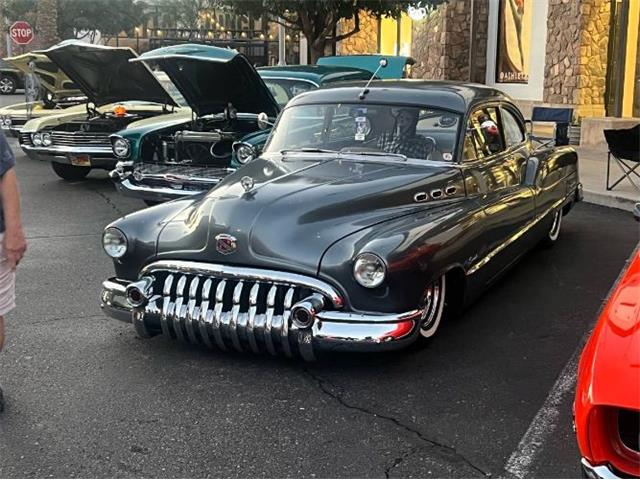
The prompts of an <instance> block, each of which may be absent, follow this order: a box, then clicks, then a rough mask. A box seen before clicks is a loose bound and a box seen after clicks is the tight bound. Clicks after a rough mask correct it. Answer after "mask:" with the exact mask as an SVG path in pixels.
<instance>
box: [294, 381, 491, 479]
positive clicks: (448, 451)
mask: <svg viewBox="0 0 640 480" xmlns="http://www.w3.org/2000/svg"><path fill="white" fill-rule="evenodd" d="M303 371H304V373H306V374H307V375H308V376H309V377H310V378H311V379H313V381H314V382H315V383H316V384H317V385H318V388H319V389H320V391H321V392H322V393H324V394H325V395H327V396H328V397H330V398H332V399H333V400H335V401H336V402H338V403H339V404H340V405H342V406H343V407H345V408H348V409H350V410H355V411H358V412H360V413H364V414H365V415H369V416H373V417H375V418H381V419H383V420H387V421H389V422H391V423H393V424H394V425H396V426H397V427H399V428H401V429H402V430H404V431H406V432H408V433H410V434H412V435H414V436H415V437H417V438H418V439H419V440H420V441H422V442H423V443H425V444H427V445H428V446H429V447H431V448H434V449H437V450H439V451H440V452H442V453H444V454H445V455H447V456H451V457H454V458H456V459H457V460H458V461H459V462H461V463H464V464H466V465H467V466H468V467H470V468H471V469H473V470H474V471H476V472H477V473H479V474H481V475H482V476H483V477H490V476H491V473H489V472H486V471H484V470H483V469H482V468H480V467H478V466H477V465H475V464H474V463H473V462H471V460H469V459H467V458H466V457H465V456H464V455H462V454H461V453H460V452H458V451H457V450H456V448H455V447H452V446H449V445H446V444H444V443H441V442H438V441H436V440H433V439H431V438H427V437H426V436H425V435H424V434H423V433H422V432H421V431H420V430H418V429H417V428H415V427H412V426H411V425H406V424H405V423H403V422H402V421H400V420H398V419H397V418H395V417H392V416H390V415H385V414H381V413H377V412H374V411H373V410H370V409H368V408H366V407H362V406H360V405H355V404H352V403H349V402H348V401H347V400H345V399H344V397H343V396H342V395H340V394H339V393H336V392H334V391H332V390H331V389H330V388H329V387H328V386H327V385H332V386H333V387H334V388H337V387H336V385H333V384H331V382H329V381H327V380H324V379H323V378H321V377H320V376H318V375H316V374H315V373H313V372H312V371H311V370H309V369H308V368H303ZM418 450H420V448H419V447H413V448H411V449H409V450H407V451H406V452H404V453H403V454H401V455H400V456H399V457H397V458H396V459H395V460H394V461H393V462H392V463H391V464H390V465H389V466H388V467H387V468H385V477H386V478H389V475H390V474H391V471H392V470H393V469H394V468H396V467H398V466H399V465H400V464H402V462H404V461H405V460H406V459H407V458H408V457H410V456H411V455H412V454H413V453H415V452H416V451H418Z"/></svg>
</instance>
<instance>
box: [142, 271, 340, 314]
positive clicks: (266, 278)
mask: <svg viewBox="0 0 640 480" xmlns="http://www.w3.org/2000/svg"><path fill="white" fill-rule="evenodd" d="M155 271H168V272H170V273H176V274H191V275H209V276H215V277H223V278H228V279H234V280H242V281H256V282H265V283H268V282H274V283H277V284H279V285H285V286H289V287H306V288H310V289H312V290H315V291H317V292H319V293H322V294H323V295H324V296H326V297H327V298H329V299H330V300H331V303H332V304H333V307H334V308H342V307H343V306H344V301H343V300H342V297H341V296H340V294H339V293H338V291H337V290H336V289H335V288H333V287H332V286H331V285H329V284H328V283H326V282H324V281H322V280H318V279H317V278H313V277H307V276H305V275H299V274H297V273H289V272H280V271H276V270H263V269H258V268H248V267H231V266H229V265H220V264H215V263H201V262H189V261H182V260H159V261H157V262H153V263H150V264H149V265H147V266H145V267H144V268H143V269H142V270H141V272H140V276H141V277H143V276H145V275H146V274H150V273H152V272H155Z"/></svg>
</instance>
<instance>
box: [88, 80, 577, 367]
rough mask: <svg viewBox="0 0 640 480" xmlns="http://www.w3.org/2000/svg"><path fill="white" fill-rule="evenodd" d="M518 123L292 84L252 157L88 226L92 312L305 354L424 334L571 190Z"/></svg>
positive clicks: (450, 87) (453, 100) (551, 152)
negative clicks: (178, 192)
mask: <svg viewBox="0 0 640 480" xmlns="http://www.w3.org/2000/svg"><path fill="white" fill-rule="evenodd" d="M524 125H525V124H524V120H523V118H522V115H521V113H520V112H519V111H518V109H517V108H516V106H515V105H514V104H513V103H512V101H511V100H510V99H509V98H508V97H506V96H505V95H504V94H502V93H501V92H499V91H497V90H494V89H490V88H485V87H481V86H473V85H466V84H456V83H447V82H426V81H382V82H373V83H372V84H371V85H370V86H368V87H365V88H363V86H362V85H361V84H359V85H350V86H345V87H341V88H335V89H327V90H322V89H321V90H316V91H312V92H308V93H303V94H300V95H299V96H297V97H295V98H293V99H292V100H291V101H290V102H289V103H288V105H287V107H286V108H285V109H284V110H283V112H282V113H281V115H280V116H279V118H278V121H277V123H276V125H275V126H274V128H273V130H272V133H271V136H270V139H269V141H268V142H267V144H266V146H265V149H264V152H263V154H262V155H261V156H260V157H259V158H257V159H255V160H254V161H252V162H250V163H248V164H247V165H245V166H244V167H242V168H241V169H239V170H238V171H236V172H235V173H232V174H231V175H229V176H228V177H226V178H225V179H224V180H222V181H221V182H220V183H219V184H218V185H217V186H216V187H215V188H213V189H212V190H211V191H209V192H208V193H206V194H204V195H201V196H198V197H197V198H191V199H182V200H176V201H173V202H170V203H166V204H163V205H159V206H156V207H152V208H149V209H146V210H143V211H140V212H136V213H133V214H130V215H127V216H125V217H123V218H121V219H119V220H117V221H115V222H113V223H112V224H111V225H109V226H108V227H107V228H106V229H105V232H104V236H103V245H104V249H105V251H106V252H107V254H108V255H109V256H110V257H112V258H113V260H114V265H115V270H116V276H115V277H114V278H111V279H109V280H107V281H105V282H104V284H103V292H102V299H101V300H102V307H103V309H104V310H105V312H106V313H107V314H108V315H110V316H112V317H114V318H116V319H119V320H124V321H127V322H132V323H133V325H134V327H135V329H136V331H137V332H138V333H139V334H140V335H141V336H143V337H150V336H153V335H155V334H159V333H163V334H164V335H167V336H170V337H173V338H177V339H181V340H185V341H189V342H193V343H204V344H206V345H208V346H217V347H219V348H222V349H236V350H243V351H253V352H261V351H268V352H270V353H272V354H276V353H283V354H286V355H293V354H300V355H302V357H304V358H305V359H312V358H314V355H315V352H317V351H321V350H325V351H326V350H329V351H336V350H351V351H380V350H389V349H397V348H400V347H403V346H406V345H408V344H410V343H412V342H414V341H415V340H417V339H418V338H420V337H431V336H433V335H434V333H435V332H436V330H437V328H438V326H439V325H440V323H441V320H442V318H443V315H444V313H445V311H446V310H449V311H455V310H458V309H460V308H462V307H463V306H465V305H467V304H468V303H469V302H471V301H472V300H473V299H474V297H476V296H477V295H478V294H479V293H480V292H481V291H482V290H483V289H484V288H485V287H486V286H487V285H489V284H490V283H491V282H492V281H493V280H494V279H496V278H497V277H498V276H499V275H500V274H501V273H503V272H504V271H505V270H506V269H507V268H508V267H509V266H510V265H512V264H513V263H514V262H515V261H516V260H517V259H518V258H519V257H521V256H522V255H523V254H524V253H525V252H527V251H528V250H530V249H531V248H533V247H534V246H535V245H537V244H540V243H541V242H542V243H544V244H547V245H551V244H553V243H554V242H555V241H556V240H557V239H558V236H559V233H560V227H561V223H562V216H563V214H566V213H567V212H569V210H570V209H571V207H572V205H573V204H574V202H576V201H578V200H579V199H580V196H581V187H580V183H579V181H578V168H577V155H576V152H575V150H574V149H573V148H571V147H558V148H556V147H548V146H546V147H545V146H542V145H535V144H533V143H532V142H531V140H530V139H529V138H528V135H527V133H526V131H525V126H524Z"/></svg>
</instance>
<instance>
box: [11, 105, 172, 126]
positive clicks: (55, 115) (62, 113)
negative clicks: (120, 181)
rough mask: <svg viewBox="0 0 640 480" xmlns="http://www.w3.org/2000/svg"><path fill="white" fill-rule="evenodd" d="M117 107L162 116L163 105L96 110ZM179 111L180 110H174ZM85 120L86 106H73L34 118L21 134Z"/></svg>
mask: <svg viewBox="0 0 640 480" xmlns="http://www.w3.org/2000/svg"><path fill="white" fill-rule="evenodd" d="M117 106H124V107H126V109H127V111H128V112H131V113H134V112H139V111H144V112H153V113H157V114H158V115H162V114H163V112H164V111H165V110H164V107H163V105H159V104H157V103H146V102H118V103H111V104H107V105H102V106H101V107H99V108H98V111H99V112H101V113H104V112H111V111H113V109H114V108H116V107H117ZM176 111H181V110H176ZM86 118H87V106H86V105H85V104H80V105H74V106H73V107H68V108H64V109H62V110H53V112H52V114H51V115H46V116H42V118H34V119H33V120H29V121H28V122H27V123H25V125H24V127H23V130H22V131H23V132H24V133H28V132H37V131H38V130H41V129H43V128H46V127H55V126H57V125H62V124H63V123H67V122H72V121H77V120H81V119H86Z"/></svg>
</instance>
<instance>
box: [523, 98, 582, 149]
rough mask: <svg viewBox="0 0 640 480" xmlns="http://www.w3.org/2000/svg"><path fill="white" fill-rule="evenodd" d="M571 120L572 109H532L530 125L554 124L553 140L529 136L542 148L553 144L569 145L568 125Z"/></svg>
mask: <svg viewBox="0 0 640 480" xmlns="http://www.w3.org/2000/svg"><path fill="white" fill-rule="evenodd" d="M572 120H573V108H553V107H533V111H532V112H531V123H532V124H533V123H535V122H552V123H555V129H554V133H553V138H550V137H539V136H535V135H529V136H530V138H531V139H532V140H536V141H537V142H540V143H542V144H543V145H544V146H547V145H550V144H554V143H555V145H569V124H570V123H571V121H572ZM532 127H533V125H532Z"/></svg>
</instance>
